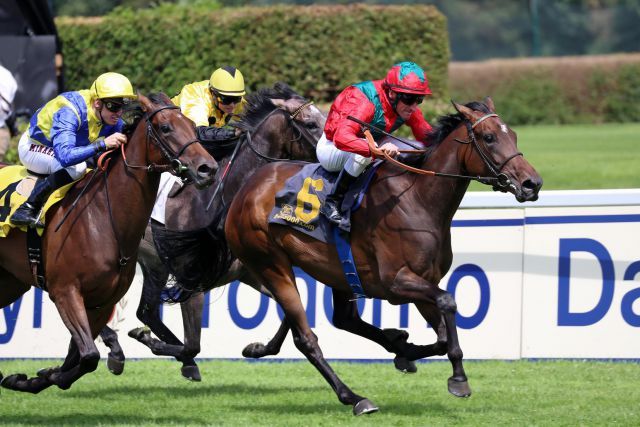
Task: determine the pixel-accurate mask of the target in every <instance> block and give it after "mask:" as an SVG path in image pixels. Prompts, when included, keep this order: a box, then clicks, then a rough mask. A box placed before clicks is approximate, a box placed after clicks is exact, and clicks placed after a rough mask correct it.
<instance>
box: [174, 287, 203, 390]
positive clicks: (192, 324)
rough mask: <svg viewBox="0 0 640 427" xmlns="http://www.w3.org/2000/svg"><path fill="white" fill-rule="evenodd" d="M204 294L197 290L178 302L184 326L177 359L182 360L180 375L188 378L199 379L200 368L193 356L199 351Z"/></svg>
mask: <svg viewBox="0 0 640 427" xmlns="http://www.w3.org/2000/svg"><path fill="white" fill-rule="evenodd" d="M203 307H204V294H203V293H202V292H198V293H195V294H193V295H192V296H191V297H190V298H189V299H188V300H186V301H184V302H183V303H181V304H180V308H181V310H182V325H183V327H184V347H183V350H182V355H181V356H180V358H179V359H178V360H180V361H182V369H181V373H182V376H183V377H185V378H186V379H188V380H192V381H200V380H201V379H202V377H201V376H200V369H199V368H198V365H197V364H196V361H195V357H196V355H197V354H198V353H200V335H201V332H202V308H203Z"/></svg>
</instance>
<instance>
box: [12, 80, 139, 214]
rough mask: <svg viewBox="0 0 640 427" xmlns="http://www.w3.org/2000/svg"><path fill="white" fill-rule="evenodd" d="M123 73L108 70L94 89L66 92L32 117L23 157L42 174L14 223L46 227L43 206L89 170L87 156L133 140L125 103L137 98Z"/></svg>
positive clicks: (20, 151) (21, 144)
mask: <svg viewBox="0 0 640 427" xmlns="http://www.w3.org/2000/svg"><path fill="white" fill-rule="evenodd" d="M135 97H136V95H135V94H134V93H133V87H132V86H131V82H130V81H129V79H127V78H126V77H125V76H123V75H122V74H118V73H104V74H102V75H100V76H99V77H98V78H97V79H96V80H95V81H94V82H93V84H92V85H91V88H90V89H88V90H79V91H74V92H65V93H62V94H60V95H58V96H57V97H56V98H54V99H53V100H51V101H49V102H47V103H46V104H45V105H44V106H43V107H42V108H40V109H39V110H38V111H36V113H35V114H34V115H33V116H32V117H31V121H30V123H29V129H28V130H27V131H26V132H25V133H24V134H23V135H22V138H21V139H20V142H19V143H18V155H19V156H20V161H21V162H22V163H23V164H24V165H25V166H26V168H27V169H28V170H30V171H31V172H34V173H36V174H39V175H47V176H46V178H39V179H38V181H37V182H36V184H35V186H34V188H33V191H32V192H31V195H30V196H29V198H28V199H27V201H26V202H25V203H23V204H22V205H21V206H20V207H19V208H18V209H17V210H16V211H15V212H14V214H13V215H12V216H11V218H10V221H11V223H12V224H14V225H25V226H26V225H40V224H36V223H37V222H38V218H39V214H40V210H41V209H42V206H43V204H44V203H45V202H46V200H47V198H48V197H49V195H51V193H52V192H53V191H54V190H56V189H58V188H60V187H62V186H64V185H66V184H69V183H71V182H73V181H74V180H76V179H78V178H80V177H81V176H82V175H83V174H84V173H85V171H86V169H87V165H86V162H85V160H87V159H89V158H91V157H94V156H95V155H96V154H98V153H101V152H104V151H106V150H108V149H111V148H117V147H119V146H120V145H121V144H124V143H126V142H127V138H126V136H125V135H124V134H122V128H123V126H124V122H123V121H122V118H121V117H122V111H123V107H124V104H125V103H127V102H128V101H129V100H130V99H133V98H135Z"/></svg>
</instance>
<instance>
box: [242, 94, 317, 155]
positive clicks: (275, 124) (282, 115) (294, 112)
mask: <svg viewBox="0 0 640 427" xmlns="http://www.w3.org/2000/svg"><path fill="white" fill-rule="evenodd" d="M246 99H247V103H248V106H247V108H246V110H245V113H244V114H243V115H242V118H241V121H240V123H241V124H240V126H241V127H242V128H244V129H245V130H248V131H250V132H253V134H254V135H257V134H260V135H262V136H263V137H264V138H265V139H267V140H270V141H271V144H269V145H270V149H271V150H272V151H271V157H273V159H272V160H275V159H276V158H277V160H285V159H295V160H305V161H316V160H317V158H316V154H315V147H316V144H317V142H318V139H320V136H322V132H323V129H324V124H325V122H326V120H327V117H326V115H325V114H323V113H322V112H321V111H320V110H319V109H318V107H316V106H315V105H313V102H312V101H309V100H307V99H305V98H304V97H302V96H300V95H298V94H297V93H296V92H295V91H294V90H293V89H291V88H290V87H289V86H288V85H287V84H285V83H282V82H278V83H276V84H275V85H274V86H273V88H265V89H261V90H259V91H258V92H255V93H253V94H250V95H249V96H248V97H247V98H246ZM273 141H277V143H276V144H274V143H273ZM276 150H277V152H276Z"/></svg>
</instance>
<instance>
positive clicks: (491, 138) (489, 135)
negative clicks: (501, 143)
mask: <svg viewBox="0 0 640 427" xmlns="http://www.w3.org/2000/svg"><path fill="white" fill-rule="evenodd" d="M482 139H484V142H486V143H488V144H489V143H492V142H493V141H495V140H496V137H495V136H494V135H493V134H492V133H485V134H484V135H482Z"/></svg>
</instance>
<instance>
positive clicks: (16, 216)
mask: <svg viewBox="0 0 640 427" xmlns="http://www.w3.org/2000/svg"><path fill="white" fill-rule="evenodd" d="M71 182H73V178H71V176H70V175H69V172H67V171H66V170H64V169H61V170H59V171H56V172H54V173H52V174H51V175H49V176H48V177H46V178H44V179H43V178H38V181H36V185H35V186H34V187H33V191H31V194H30V195H29V198H28V199H27V201H26V202H24V203H23V204H22V206H20V207H19V208H18V209H16V211H15V212H14V213H13V215H11V218H10V219H9V221H11V224H13V225H35V226H36V227H44V224H43V223H41V222H40V221H38V218H39V216H40V215H39V214H40V210H41V209H42V206H43V205H44V203H45V202H46V201H47V199H48V198H49V196H50V195H51V193H53V192H54V191H55V190H57V189H58V188H60V187H62V186H64V185H66V184H70V183H71Z"/></svg>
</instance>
